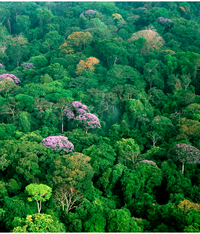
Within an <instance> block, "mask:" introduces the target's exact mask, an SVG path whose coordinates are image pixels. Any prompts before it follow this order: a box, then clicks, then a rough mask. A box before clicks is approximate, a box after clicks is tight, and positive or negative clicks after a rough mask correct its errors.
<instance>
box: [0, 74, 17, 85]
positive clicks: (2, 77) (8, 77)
mask: <svg viewBox="0 0 200 234" xmlns="http://www.w3.org/2000/svg"><path fill="white" fill-rule="evenodd" d="M4 79H10V80H12V81H13V82H15V84H18V83H19V82H21V81H20V80H19V79H18V78H17V77H16V76H15V75H13V74H2V75H0V81H2V80H4Z"/></svg>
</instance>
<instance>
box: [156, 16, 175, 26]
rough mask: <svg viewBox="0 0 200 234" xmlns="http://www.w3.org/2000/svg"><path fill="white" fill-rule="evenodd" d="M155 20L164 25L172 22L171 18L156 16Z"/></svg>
mask: <svg viewBox="0 0 200 234" xmlns="http://www.w3.org/2000/svg"><path fill="white" fill-rule="evenodd" d="M157 21H158V22H159V23H161V24H162V25H164V26H170V25H171V23H172V20H170V19H168V18H163V17H158V19H157Z"/></svg>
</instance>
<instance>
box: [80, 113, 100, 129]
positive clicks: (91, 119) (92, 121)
mask: <svg viewBox="0 0 200 234" xmlns="http://www.w3.org/2000/svg"><path fill="white" fill-rule="evenodd" d="M76 120H78V121H79V122H80V123H82V124H83V127H84V128H85V130H86V132H87V131H88V129H90V128H100V127H101V124H100V123H99V119H98V118H97V117H96V115H93V114H91V113H85V114H83V115H78V116H77V117H76Z"/></svg>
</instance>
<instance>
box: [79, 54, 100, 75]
mask: <svg viewBox="0 0 200 234" xmlns="http://www.w3.org/2000/svg"><path fill="white" fill-rule="evenodd" d="M98 63H99V60H98V59H97V58H95V57H89V58H88V59H87V61H86V62H85V61H84V60H80V61H79V63H78V64H77V70H76V74H77V75H81V74H82V73H83V71H84V70H90V71H91V72H93V71H94V65H95V64H98Z"/></svg>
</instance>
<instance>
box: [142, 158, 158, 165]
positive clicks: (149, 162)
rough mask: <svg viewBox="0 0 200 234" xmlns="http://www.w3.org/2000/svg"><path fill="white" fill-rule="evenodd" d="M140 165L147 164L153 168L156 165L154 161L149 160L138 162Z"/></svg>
mask: <svg viewBox="0 0 200 234" xmlns="http://www.w3.org/2000/svg"><path fill="white" fill-rule="evenodd" d="M140 163H147V164H150V165H153V166H156V163H155V162H154V161H151V160H146V159H145V160H142V161H140Z"/></svg>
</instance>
